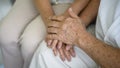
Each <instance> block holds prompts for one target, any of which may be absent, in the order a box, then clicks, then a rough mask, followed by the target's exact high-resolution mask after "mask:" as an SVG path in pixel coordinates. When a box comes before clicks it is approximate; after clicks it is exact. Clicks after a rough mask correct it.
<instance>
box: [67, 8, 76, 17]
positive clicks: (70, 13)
mask: <svg viewBox="0 0 120 68" xmlns="http://www.w3.org/2000/svg"><path fill="white" fill-rule="evenodd" d="M68 12H69V15H70V16H71V17H72V18H78V16H77V15H76V14H75V13H74V12H73V10H72V8H69V9H68Z"/></svg>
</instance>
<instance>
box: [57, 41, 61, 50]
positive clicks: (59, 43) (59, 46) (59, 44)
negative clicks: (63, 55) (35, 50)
mask: <svg viewBox="0 0 120 68" xmlns="http://www.w3.org/2000/svg"><path fill="white" fill-rule="evenodd" d="M61 47H62V42H61V41H59V42H58V46H57V48H58V49H60V48H61Z"/></svg>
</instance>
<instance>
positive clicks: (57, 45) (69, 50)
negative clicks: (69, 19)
mask: <svg viewBox="0 0 120 68" xmlns="http://www.w3.org/2000/svg"><path fill="white" fill-rule="evenodd" d="M65 19H66V16H64V15H63V14H62V15H60V16H52V17H50V21H51V22H49V23H52V22H54V23H56V22H60V21H63V20H65ZM47 32H49V30H47ZM47 44H48V47H50V48H52V49H53V52H54V55H55V56H56V55H57V53H59V55H60V58H61V59H62V60H63V61H64V60H65V59H67V60H68V61H70V60H71V56H72V57H75V52H74V49H73V47H72V46H70V45H67V44H64V43H62V42H61V41H58V40H55V39H50V40H47Z"/></svg>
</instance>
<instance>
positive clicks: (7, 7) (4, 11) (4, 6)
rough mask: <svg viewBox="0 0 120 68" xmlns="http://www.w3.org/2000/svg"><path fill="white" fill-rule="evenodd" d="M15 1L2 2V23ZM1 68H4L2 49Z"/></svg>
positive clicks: (2, 0)
mask: <svg viewBox="0 0 120 68" xmlns="http://www.w3.org/2000/svg"><path fill="white" fill-rule="evenodd" d="M14 1H15V0H0V23H1V20H2V19H3V18H4V17H5V16H6V15H7V13H8V12H9V10H10V9H11V7H12V5H13V4H14ZM0 46H1V45H0ZM0 68H4V66H3V61H2V55H1V49H0Z"/></svg>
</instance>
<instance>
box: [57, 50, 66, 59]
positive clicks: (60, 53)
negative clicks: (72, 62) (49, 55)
mask: <svg viewBox="0 0 120 68" xmlns="http://www.w3.org/2000/svg"><path fill="white" fill-rule="evenodd" d="M58 52H59V55H60V58H61V60H62V61H65V54H64V51H63V49H62V48H60V49H58Z"/></svg>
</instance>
